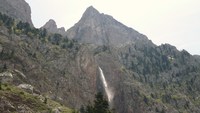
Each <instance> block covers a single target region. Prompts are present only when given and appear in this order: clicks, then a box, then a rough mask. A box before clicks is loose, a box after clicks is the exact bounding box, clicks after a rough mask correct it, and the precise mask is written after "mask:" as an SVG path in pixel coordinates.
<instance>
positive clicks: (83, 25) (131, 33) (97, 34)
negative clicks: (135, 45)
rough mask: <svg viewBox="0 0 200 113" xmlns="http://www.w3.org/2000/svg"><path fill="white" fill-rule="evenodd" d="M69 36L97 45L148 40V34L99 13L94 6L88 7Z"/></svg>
mask: <svg viewBox="0 0 200 113" xmlns="http://www.w3.org/2000/svg"><path fill="white" fill-rule="evenodd" d="M67 36H68V37H69V38H71V39H76V40H78V41H79V42H81V43H91V44H95V45H113V46H120V45H123V44H126V43H128V42H134V41H135V40H142V41H145V42H146V41H148V39H147V38H146V36H144V35H142V34H140V33H139V32H137V31H135V30H134V29H132V28H129V27H127V26H125V25H123V24H122V23H120V22H118V21H117V20H115V19H114V18H113V17H112V16H109V15H106V14H103V13H99V11H97V10H96V9H95V8H94V7H93V6H90V7H88V8H87V9H86V11H85V12H84V14H83V16H82V18H81V19H80V21H79V22H78V23H77V24H75V25H74V26H73V27H72V28H70V29H69V30H68V31H67Z"/></svg>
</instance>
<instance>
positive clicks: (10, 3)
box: [0, 0, 33, 26]
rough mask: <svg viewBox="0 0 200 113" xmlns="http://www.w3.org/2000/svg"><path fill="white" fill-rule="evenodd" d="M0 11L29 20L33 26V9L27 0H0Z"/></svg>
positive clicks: (15, 17) (19, 18)
mask: <svg viewBox="0 0 200 113" xmlns="http://www.w3.org/2000/svg"><path fill="white" fill-rule="evenodd" d="M0 3H1V4H0V12H1V13H4V14H6V15H8V16H10V17H12V18H14V19H16V20H20V21H22V22H28V23H29V24H30V25H31V26H33V23H32V20H31V9H30V6H29V5H28V4H27V3H26V1H25V0H0Z"/></svg>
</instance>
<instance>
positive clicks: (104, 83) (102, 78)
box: [99, 67, 113, 103]
mask: <svg viewBox="0 0 200 113" xmlns="http://www.w3.org/2000/svg"><path fill="white" fill-rule="evenodd" d="M99 71H100V74H101V80H102V82H103V85H104V89H105V92H106V95H107V97H108V101H109V103H111V101H112V99H113V93H112V91H111V90H110V89H109V87H108V84H107V82H106V79H105V76H104V74H103V71H102V69H101V68H100V67H99Z"/></svg>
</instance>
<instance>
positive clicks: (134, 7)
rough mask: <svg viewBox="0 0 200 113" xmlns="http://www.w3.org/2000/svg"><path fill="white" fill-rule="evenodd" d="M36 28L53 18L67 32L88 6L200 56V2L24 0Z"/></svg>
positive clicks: (151, 36)
mask: <svg viewBox="0 0 200 113" xmlns="http://www.w3.org/2000/svg"><path fill="white" fill-rule="evenodd" d="M26 1H27V2H28V3H29V5H30V6H31V10H32V20H33V23H34V25H35V27H41V26H42V25H44V24H45V23H46V22H47V21H48V20H49V19H54V20H55V21H56V23H57V25H58V27H65V28H66V29H69V28H70V27H72V26H73V25H74V24H75V23H76V22H78V21H79V19H80V18H81V16H82V14H83V12H84V11H85V10H86V8H87V7H89V6H91V5H92V6H94V7H95V8H96V9H97V10H98V11H100V12H101V13H105V14H109V15H111V16H113V17H114V18H115V19H116V20H118V21H120V22H122V23H123V24H125V25H127V26H128V27H131V28H133V29H135V30H137V31H139V32H140V33H142V34H145V35H146V36H147V37H148V38H149V39H150V40H152V41H153V42H154V43H155V44H157V45H160V44H162V43H169V44H171V45H174V46H176V47H177V48H178V49H179V50H182V49H186V50H187V51H189V52H190V53H191V54H199V55H200V0H26Z"/></svg>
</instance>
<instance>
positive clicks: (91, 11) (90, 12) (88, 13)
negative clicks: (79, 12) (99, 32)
mask: <svg viewBox="0 0 200 113" xmlns="http://www.w3.org/2000/svg"><path fill="white" fill-rule="evenodd" d="M97 15H100V13H99V11H98V10H96V9H95V8H94V7H93V6H90V7H88V8H87V9H86V11H85V12H84V14H83V16H82V19H86V18H91V17H94V16H97Z"/></svg>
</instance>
